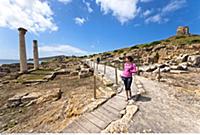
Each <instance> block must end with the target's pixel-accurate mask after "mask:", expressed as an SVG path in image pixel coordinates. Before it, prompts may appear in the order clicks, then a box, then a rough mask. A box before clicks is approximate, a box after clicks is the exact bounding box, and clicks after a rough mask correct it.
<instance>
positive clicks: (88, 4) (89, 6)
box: [83, 0, 93, 13]
mask: <svg viewBox="0 0 200 135" xmlns="http://www.w3.org/2000/svg"><path fill="white" fill-rule="evenodd" d="M83 3H84V4H85V5H86V7H87V10H88V12H89V13H92V12H93V9H92V8H91V4H90V3H89V2H86V1H85V0H83Z"/></svg>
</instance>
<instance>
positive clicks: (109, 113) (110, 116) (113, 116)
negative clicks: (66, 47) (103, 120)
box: [97, 107, 119, 119]
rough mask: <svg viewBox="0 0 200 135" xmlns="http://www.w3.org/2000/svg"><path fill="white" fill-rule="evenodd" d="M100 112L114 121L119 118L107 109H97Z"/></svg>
mask: <svg viewBox="0 0 200 135" xmlns="http://www.w3.org/2000/svg"><path fill="white" fill-rule="evenodd" d="M97 111H98V112H100V113H101V114H104V115H105V116H107V117H109V118H111V119H114V118H119V116H118V115H116V114H113V113H111V112H110V111H108V110H106V109H105V108H103V107H101V108H99V109H97Z"/></svg>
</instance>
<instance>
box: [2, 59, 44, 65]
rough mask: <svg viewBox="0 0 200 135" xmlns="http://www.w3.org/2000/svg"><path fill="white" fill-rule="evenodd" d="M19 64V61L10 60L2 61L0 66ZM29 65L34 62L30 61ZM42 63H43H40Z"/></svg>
mask: <svg viewBox="0 0 200 135" xmlns="http://www.w3.org/2000/svg"><path fill="white" fill-rule="evenodd" d="M14 63H19V60H10V59H0V66H1V65H3V64H14ZM28 63H33V61H32V60H28ZM40 63H41V61H40Z"/></svg>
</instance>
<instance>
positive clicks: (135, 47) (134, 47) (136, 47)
mask: <svg viewBox="0 0 200 135" xmlns="http://www.w3.org/2000/svg"><path fill="white" fill-rule="evenodd" d="M138 48H139V47H138V46H132V47H131V49H138Z"/></svg>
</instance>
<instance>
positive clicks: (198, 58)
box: [188, 55, 200, 67]
mask: <svg viewBox="0 0 200 135" xmlns="http://www.w3.org/2000/svg"><path fill="white" fill-rule="evenodd" d="M188 62H189V64H190V65H191V66H197V67H200V55H192V56H189V57H188Z"/></svg>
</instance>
